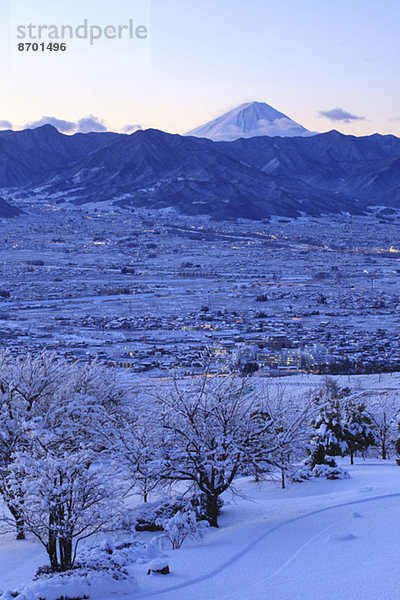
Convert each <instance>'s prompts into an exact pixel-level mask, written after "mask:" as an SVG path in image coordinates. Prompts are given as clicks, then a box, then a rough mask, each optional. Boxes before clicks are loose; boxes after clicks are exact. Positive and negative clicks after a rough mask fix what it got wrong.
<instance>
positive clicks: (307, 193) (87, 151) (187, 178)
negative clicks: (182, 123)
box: [0, 125, 400, 219]
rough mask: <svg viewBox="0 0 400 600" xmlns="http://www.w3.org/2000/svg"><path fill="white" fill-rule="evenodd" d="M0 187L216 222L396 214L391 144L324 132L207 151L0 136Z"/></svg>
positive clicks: (124, 138)
mask: <svg viewBox="0 0 400 600" xmlns="http://www.w3.org/2000/svg"><path fill="white" fill-rule="evenodd" d="M0 187H1V188H17V195H18V194H19V195H22V196H23V195H26V196H29V195H31V193H32V191H33V190H36V191H37V192H40V193H41V194H43V195H44V197H48V198H52V199H53V201H68V202H72V203H75V204H85V203H87V202H93V201H96V202H98V201H106V200H107V201H112V202H115V203H118V204H119V205H124V206H125V205H126V206H132V207H135V206H146V207H149V208H154V209H157V208H174V209H176V210H177V211H179V212H181V213H184V214H189V215H190V214H192V215H196V214H206V215H211V216H213V217H214V218H217V219H226V218H228V219H233V218H237V217H247V218H250V219H260V218H265V217H268V216H269V215H281V216H288V217H290V216H298V215H300V214H309V215H314V216H318V215H321V214H329V213H340V212H348V213H356V214H363V213H365V212H366V211H367V210H368V208H369V207H371V206H376V205H381V206H387V207H393V208H399V209H400V139H399V138H396V137H394V136H391V135H385V136H382V135H378V134H375V135H372V136H367V137H360V138H358V137H354V136H346V135H342V134H340V133H338V132H337V131H331V132H328V133H323V134H319V135H313V136H308V137H293V138H290V137H268V136H261V137H260V136H258V137H253V138H249V139H239V140H236V141H233V142H213V141H211V140H208V139H202V138H196V137H187V136H180V135H171V134H167V133H163V132H161V131H157V130H154V129H148V130H145V131H137V132H135V133H133V134H131V135H122V134H117V133H88V134H76V135H73V136H66V135H63V134H61V133H59V132H58V131H57V130H56V129H54V128H53V127H51V126H50V125H46V126H44V127H40V128H38V129H35V130H26V131H17V132H12V131H5V132H0ZM10 208H11V207H10Z"/></svg>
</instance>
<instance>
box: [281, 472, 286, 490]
mask: <svg viewBox="0 0 400 600" xmlns="http://www.w3.org/2000/svg"><path fill="white" fill-rule="evenodd" d="M281 482H282V489H283V490H284V489H285V487H286V481H285V469H281Z"/></svg>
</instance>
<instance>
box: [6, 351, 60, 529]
mask: <svg viewBox="0 0 400 600" xmlns="http://www.w3.org/2000/svg"><path fill="white" fill-rule="evenodd" d="M67 371H68V367H67V365H66V364H65V363H63V362H58V361H56V359H55V356H54V355H52V354H46V353H42V354H40V355H39V356H38V357H33V356H32V355H30V354H27V355H26V356H24V357H17V358H14V357H12V356H11V355H9V354H7V353H3V354H2V355H1V356H0V493H1V495H2V496H3V499H4V501H5V503H6V505H7V507H8V509H9V511H10V512H11V514H12V515H13V517H14V519H15V525H16V530H17V539H24V537H25V533H24V522H23V517H22V514H21V512H20V506H21V502H22V500H23V492H22V486H21V483H22V479H21V478H22V477H23V476H22V474H21V473H20V472H19V470H18V469H13V468H12V462H13V461H14V459H15V456H16V454H17V453H18V452H20V451H24V450H27V448H28V446H29V440H28V438H27V435H26V430H27V427H28V425H29V423H30V422H32V421H33V420H34V419H35V418H37V416H38V415H40V414H43V413H44V412H46V411H47V410H48V409H49V406H50V404H51V402H52V399H53V397H54V394H55V393H56V391H57V389H58V387H59V385H60V383H61V381H62V379H63V378H64V377H65V376H66V374H67ZM11 482H12V485H11Z"/></svg>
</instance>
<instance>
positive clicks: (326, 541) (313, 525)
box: [0, 459, 400, 600]
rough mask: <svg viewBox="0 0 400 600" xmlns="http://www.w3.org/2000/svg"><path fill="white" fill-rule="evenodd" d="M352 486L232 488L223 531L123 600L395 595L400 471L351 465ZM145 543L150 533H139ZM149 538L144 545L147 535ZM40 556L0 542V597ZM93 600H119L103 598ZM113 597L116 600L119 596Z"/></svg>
mask: <svg viewBox="0 0 400 600" xmlns="http://www.w3.org/2000/svg"><path fill="white" fill-rule="evenodd" d="M347 462H348V461H347V459H345V460H344V461H343V466H346V468H347V469H348V471H349V472H350V474H351V478H350V479H346V480H339V481H326V480H319V479H314V480H310V481H307V482H305V483H301V484H292V485H290V487H289V488H288V489H286V490H282V489H280V488H279V487H278V484H276V483H273V482H265V483H262V484H256V483H254V482H253V481H252V480H250V479H241V480H239V481H238V483H237V489H238V491H239V492H240V495H239V496H235V497H232V496H231V494H230V493H228V494H226V495H225V506H224V508H223V512H222V514H221V517H220V525H221V527H220V529H218V530H216V529H212V530H209V531H208V533H207V534H206V537H205V540H204V541H203V542H202V543H200V544H191V543H188V544H186V545H184V546H183V548H181V549H180V550H175V551H165V553H166V554H167V556H168V562H169V566H170V569H171V573H170V574H169V575H164V576H163V575H152V576H148V575H147V565H146V564H139V563H137V564H136V565H135V566H134V567H133V569H132V574H133V575H134V576H135V577H136V579H137V582H138V586H137V589H136V591H135V592H134V593H132V594H130V595H128V596H124V597H125V598H132V599H133V598H137V599H141V598H153V599H154V600H197V599H198V600H200V599H201V600H204V599H207V600H223V599H227V600H228V599H229V600H265V599H268V600H289V599H290V600H297V599H299V600H300V599H302V600H303V599H307V600H354V599H355V598H362V599H363V600H380V599H382V600H388V599H394V598H397V597H398V575H397V569H396V564H397V556H398V544H399V534H400V468H399V467H398V466H397V465H396V464H395V462H394V461H380V460H373V459H367V460H365V461H364V460H362V459H356V464H355V465H354V466H353V467H350V466H347ZM138 535H139V536H143V538H142V539H144V540H149V539H150V537H151V536H152V535H153V534H138ZM146 536H147V537H146ZM45 562H46V560H45V554H44V552H43V551H42V549H41V547H40V546H39V545H38V544H37V543H36V542H34V541H32V540H29V541H22V542H14V541H12V540H11V539H5V538H4V539H3V540H2V544H1V546H0V564H1V571H0V590H5V589H12V588H16V587H18V586H19V585H20V584H21V583H22V582H24V581H29V579H30V578H31V577H32V576H33V574H34V572H35V569H36V568H37V566H39V565H41V564H44V563H45ZM92 597H93V598H94V597H95V598H96V600H109V599H111V598H112V597H113V598H115V597H116V596H107V594H106V595H101V593H100V592H99V591H98V590H97V591H96V594H95V596H92ZM117 597H118V596H117Z"/></svg>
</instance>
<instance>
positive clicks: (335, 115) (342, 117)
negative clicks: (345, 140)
mask: <svg viewBox="0 0 400 600" xmlns="http://www.w3.org/2000/svg"><path fill="white" fill-rule="evenodd" d="M319 114H320V116H321V117H326V118H327V119H329V120H330V121H343V122H344V123H351V122H352V121H363V120H364V119H365V118H366V117H358V116H357V115H352V114H351V113H349V112H347V111H346V110H343V108H332V109H331V110H320V111H319Z"/></svg>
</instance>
